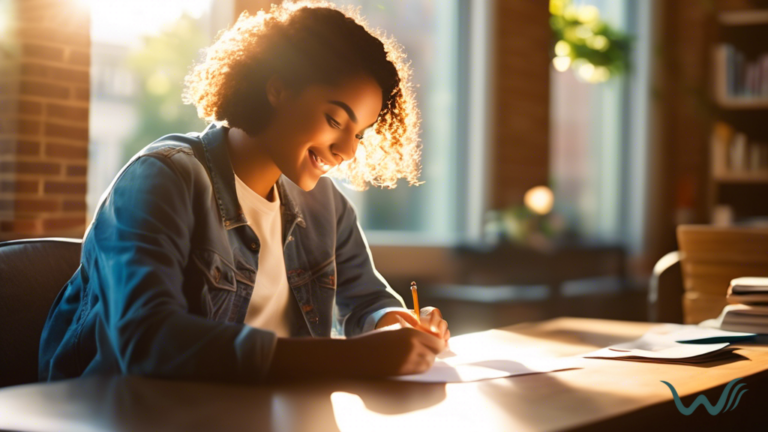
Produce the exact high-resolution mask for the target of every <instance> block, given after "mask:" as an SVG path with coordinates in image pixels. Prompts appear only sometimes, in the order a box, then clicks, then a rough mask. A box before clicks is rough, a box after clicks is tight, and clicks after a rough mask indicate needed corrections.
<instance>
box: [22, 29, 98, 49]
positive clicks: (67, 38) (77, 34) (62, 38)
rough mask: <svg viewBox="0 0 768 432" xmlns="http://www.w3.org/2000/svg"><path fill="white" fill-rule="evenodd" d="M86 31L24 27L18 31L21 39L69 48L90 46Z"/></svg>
mask: <svg viewBox="0 0 768 432" xmlns="http://www.w3.org/2000/svg"><path fill="white" fill-rule="evenodd" d="M85 30H86V31H67V30H62V29H56V28H51V27H43V26H33V25H23V26H20V27H19V29H18V35H19V38H20V39H22V40H25V41H45V42H48V43H52V44H54V43H55V44H63V45H68V46H90V44H91V38H90V35H89V32H88V29H85Z"/></svg>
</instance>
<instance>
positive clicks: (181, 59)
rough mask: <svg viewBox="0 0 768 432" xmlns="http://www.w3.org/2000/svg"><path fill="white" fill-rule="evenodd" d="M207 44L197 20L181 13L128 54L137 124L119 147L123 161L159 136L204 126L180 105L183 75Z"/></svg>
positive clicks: (194, 129)
mask: <svg viewBox="0 0 768 432" xmlns="http://www.w3.org/2000/svg"><path fill="white" fill-rule="evenodd" d="M208 42H209V41H208V37H207V35H206V33H205V31H204V30H203V27H202V26H201V24H200V23H199V22H198V20H196V19H194V18H192V17H191V16H189V15H188V14H183V15H182V16H181V17H180V18H179V19H178V20H176V21H174V22H173V23H171V24H169V25H168V26H167V27H165V28H164V29H163V30H162V31H161V32H160V33H159V34H157V35H152V36H146V37H144V44H143V47H142V48H140V49H138V50H137V51H135V52H133V53H131V55H130V56H129V58H128V67H129V68H130V70H131V71H132V72H133V73H134V74H135V76H136V78H137V80H138V82H139V91H138V93H137V95H136V102H135V103H136V107H137V110H138V113H139V122H138V127H136V128H135V132H134V133H133V134H132V135H131V136H130V137H129V138H128V140H127V141H126V142H125V145H124V146H123V160H124V162H126V161H128V159H130V158H131V156H133V155H134V154H136V152H138V151H139V150H141V149H142V148H144V147H145V146H146V145H147V144H149V143H151V142H152V141H155V140H156V139H158V138H160V137H161V136H163V135H166V134H169V133H186V132H191V131H201V130H202V129H203V128H204V127H205V122H204V121H203V120H201V119H200V118H198V117H197V112H196V111H195V108H194V107H193V106H190V105H184V104H183V103H182V102H181V91H182V88H183V86H184V76H185V75H186V74H187V71H188V70H189V69H190V68H191V67H192V65H193V64H194V63H195V62H196V61H197V60H198V59H199V58H198V56H199V55H201V54H200V50H201V49H202V48H204V47H206V46H207V45H208Z"/></svg>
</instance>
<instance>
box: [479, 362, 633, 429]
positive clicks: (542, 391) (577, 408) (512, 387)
mask: <svg viewBox="0 0 768 432" xmlns="http://www.w3.org/2000/svg"><path fill="white" fill-rule="evenodd" d="M561 373H568V370H563V371H557V372H549V373H541V374H532V375H524V376H517V377H510V378H506V379H497V380H488V381H482V382H480V383H478V388H479V390H480V392H481V393H483V395H484V396H486V397H485V398H484V399H485V400H487V401H490V402H492V403H495V404H496V405H497V406H499V408H501V409H500V410H499V411H500V412H503V413H504V415H506V416H507V417H508V418H509V419H510V422H514V424H522V425H529V427H531V426H532V425H537V426H538V427H539V428H543V429H546V430H563V429H565V428H572V427H578V426H579V422H580V421H583V422H585V423H587V422H592V421H594V413H599V412H602V411H604V410H605V406H606V403H608V402H610V403H623V402H622V401H623V400H626V401H631V400H632V398H628V397H623V396H621V395H618V394H615V393H608V392H599V391H596V390H594V389H591V390H590V391H589V392H584V391H579V396H578V399H575V398H573V397H569V396H568V393H572V391H573V389H574V387H573V386H570V385H567V384H565V383H564V382H563V381H562V380H560V379H559V378H558V375H560V374H561ZM575 402H578V403H575Z"/></svg>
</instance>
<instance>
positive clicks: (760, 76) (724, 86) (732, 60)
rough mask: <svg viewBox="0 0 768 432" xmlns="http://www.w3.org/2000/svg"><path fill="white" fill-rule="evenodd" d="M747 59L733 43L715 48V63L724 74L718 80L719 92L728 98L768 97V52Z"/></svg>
mask: <svg viewBox="0 0 768 432" xmlns="http://www.w3.org/2000/svg"><path fill="white" fill-rule="evenodd" d="M752 60H753V61H747V57H746V56H745V55H744V53H743V52H741V51H739V50H737V49H736V48H735V47H734V46H733V45H729V44H722V45H719V46H718V47H717V48H716V49H715V64H716V67H718V70H722V71H724V76H723V77H722V79H721V80H720V82H718V83H717V84H718V86H719V87H721V88H719V89H718V90H719V91H718V92H719V94H721V95H722V96H724V97H726V98H766V97H768V54H763V55H760V56H757V57H755V58H753V59H752Z"/></svg>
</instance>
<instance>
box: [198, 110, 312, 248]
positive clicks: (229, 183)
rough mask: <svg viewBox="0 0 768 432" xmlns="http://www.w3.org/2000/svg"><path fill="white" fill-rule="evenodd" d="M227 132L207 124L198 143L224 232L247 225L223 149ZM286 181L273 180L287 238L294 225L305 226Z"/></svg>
mask: <svg viewBox="0 0 768 432" xmlns="http://www.w3.org/2000/svg"><path fill="white" fill-rule="evenodd" d="M228 131H229V128H228V127H226V126H223V125H221V124H218V123H211V124H209V125H208V127H206V128H205V130H204V131H203V132H202V133H201V134H200V141H201V142H202V152H201V153H202V154H201V155H200V156H202V158H203V160H204V161H205V167H206V169H207V171H208V175H209V176H210V178H211V184H212V185H213V193H214V195H215V197H216V202H217V204H218V206H219V212H220V214H221V220H222V221H224V227H225V228H226V229H227V230H229V229H232V228H235V227H237V226H240V225H246V224H247V223H248V220H247V219H246V218H245V214H244V213H243V209H242V207H241V206H240V201H239V200H238V199H237V190H236V189H235V173H234V170H233V168H232V162H230V159H229V151H228V150H227V132H228ZM286 182H290V180H288V179H287V178H286V177H285V176H284V175H280V178H278V180H277V192H278V194H279V195H280V207H281V216H282V222H283V227H284V229H283V233H284V234H285V235H286V236H287V234H288V233H289V232H290V231H291V229H292V228H293V225H294V224H298V225H300V226H301V227H306V223H305V222H304V217H303V215H302V213H301V210H300V209H299V206H298V204H297V202H296V200H295V199H294V197H292V196H291V194H290V193H289V192H288V189H289V188H287V187H286ZM285 228H288V229H285ZM284 241H285V239H284Z"/></svg>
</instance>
